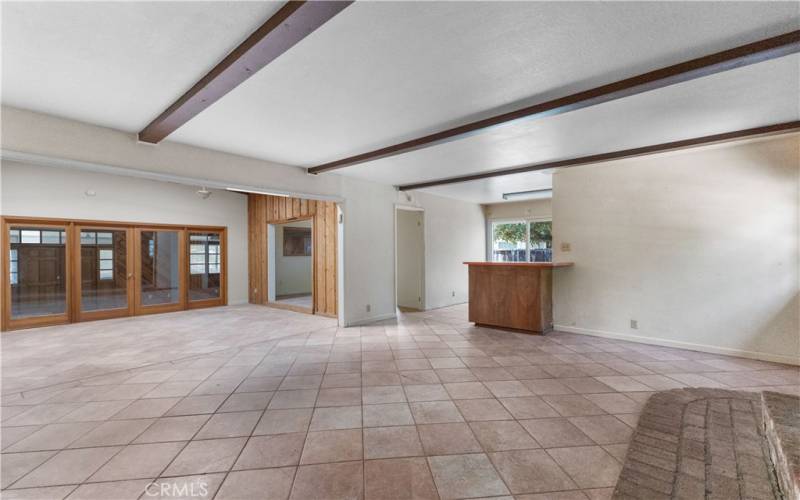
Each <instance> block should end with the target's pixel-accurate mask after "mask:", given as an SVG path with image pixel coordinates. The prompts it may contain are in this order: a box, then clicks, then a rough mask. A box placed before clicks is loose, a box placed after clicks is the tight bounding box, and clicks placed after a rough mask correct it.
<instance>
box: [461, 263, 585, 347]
mask: <svg viewBox="0 0 800 500" xmlns="http://www.w3.org/2000/svg"><path fill="white" fill-rule="evenodd" d="M464 264H466V265H468V266H469V320H470V321H472V322H474V323H475V324H476V325H480V326H489V327H500V328H510V329H514V330H522V331H525V332H533V333H544V332H547V331H549V330H551V329H552V328H553V269H554V268H559V267H569V266H571V265H572V262H464Z"/></svg>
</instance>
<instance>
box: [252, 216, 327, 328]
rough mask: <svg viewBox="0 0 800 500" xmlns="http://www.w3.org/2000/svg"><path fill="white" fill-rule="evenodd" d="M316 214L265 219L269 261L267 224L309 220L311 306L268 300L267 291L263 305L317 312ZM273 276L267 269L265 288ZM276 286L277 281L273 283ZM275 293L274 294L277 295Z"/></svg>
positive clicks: (309, 312)
mask: <svg viewBox="0 0 800 500" xmlns="http://www.w3.org/2000/svg"><path fill="white" fill-rule="evenodd" d="M315 216H316V215H307V216H302V217H292V218H290V219H281V220H276V221H267V227H266V229H267V260H268V261H269V245H272V244H273V242H271V241H270V240H269V226H270V225H272V226H279V225H282V224H289V223H291V222H302V221H306V220H307V221H311V307H302V306H296V305H293V304H281V303H279V302H270V300H269V293H267V294H266V296H265V297H266V298H265V299H264V305H266V306H269V307H274V308H275V309H286V310H287V311H294V312H299V313H305V314H317V302H316V300H315V299H316V297H317V280H316V276H317V259H316V255H317V252H316V251H315V247H314V245H315V244H316V238H314V226H315V225H316V224H315V222H314V217H315ZM275 252H276V254H277V252H278V248H277V247H276V248H275ZM267 270H269V265H267ZM274 278H275V277H274V276H270V275H269V271H267V290H269V280H270V279H274ZM275 286H276V288H277V286H278V285H277V283H276V284H275ZM277 295H278V294H277V293H276V294H275V296H276V297H277Z"/></svg>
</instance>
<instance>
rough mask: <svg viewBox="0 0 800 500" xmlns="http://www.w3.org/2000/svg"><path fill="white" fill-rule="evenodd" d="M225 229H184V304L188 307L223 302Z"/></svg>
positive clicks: (206, 305) (224, 295)
mask: <svg viewBox="0 0 800 500" xmlns="http://www.w3.org/2000/svg"><path fill="white" fill-rule="evenodd" d="M225 236H226V234H225V231H215V230H194V229H189V230H187V231H186V237H187V239H188V243H187V245H186V251H187V254H186V258H187V260H188V263H189V266H188V268H189V274H188V276H187V279H186V284H187V305H188V308H189V309H195V308H199V307H213V306H221V305H224V304H225V303H226V302H227V298H226V290H227V287H226V286H225V280H226V278H227V274H228V272H227V269H226V266H225V262H226V261H227V259H226V252H227V248H226V244H227V241H226V238H225Z"/></svg>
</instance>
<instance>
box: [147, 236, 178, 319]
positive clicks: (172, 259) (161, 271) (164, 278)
mask: <svg viewBox="0 0 800 500" xmlns="http://www.w3.org/2000/svg"><path fill="white" fill-rule="evenodd" d="M134 231H135V240H134V241H135V243H134V246H135V257H136V265H135V273H134V297H135V306H134V311H135V314H152V313H163V312H172V311H181V310H183V309H186V231H185V230H183V229H164V228H145V227H137V228H135V230H134Z"/></svg>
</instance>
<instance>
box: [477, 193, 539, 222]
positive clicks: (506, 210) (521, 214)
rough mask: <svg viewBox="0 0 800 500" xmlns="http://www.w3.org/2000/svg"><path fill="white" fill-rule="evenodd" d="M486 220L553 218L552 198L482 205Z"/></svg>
mask: <svg viewBox="0 0 800 500" xmlns="http://www.w3.org/2000/svg"><path fill="white" fill-rule="evenodd" d="M484 213H485V214H486V218H487V219H515V218H523V219H529V218H537V219H538V218H542V219H549V218H550V217H552V216H553V200H552V198H542V199H539V200H525V201H512V202H508V203H492V204H491V205H484Z"/></svg>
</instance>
